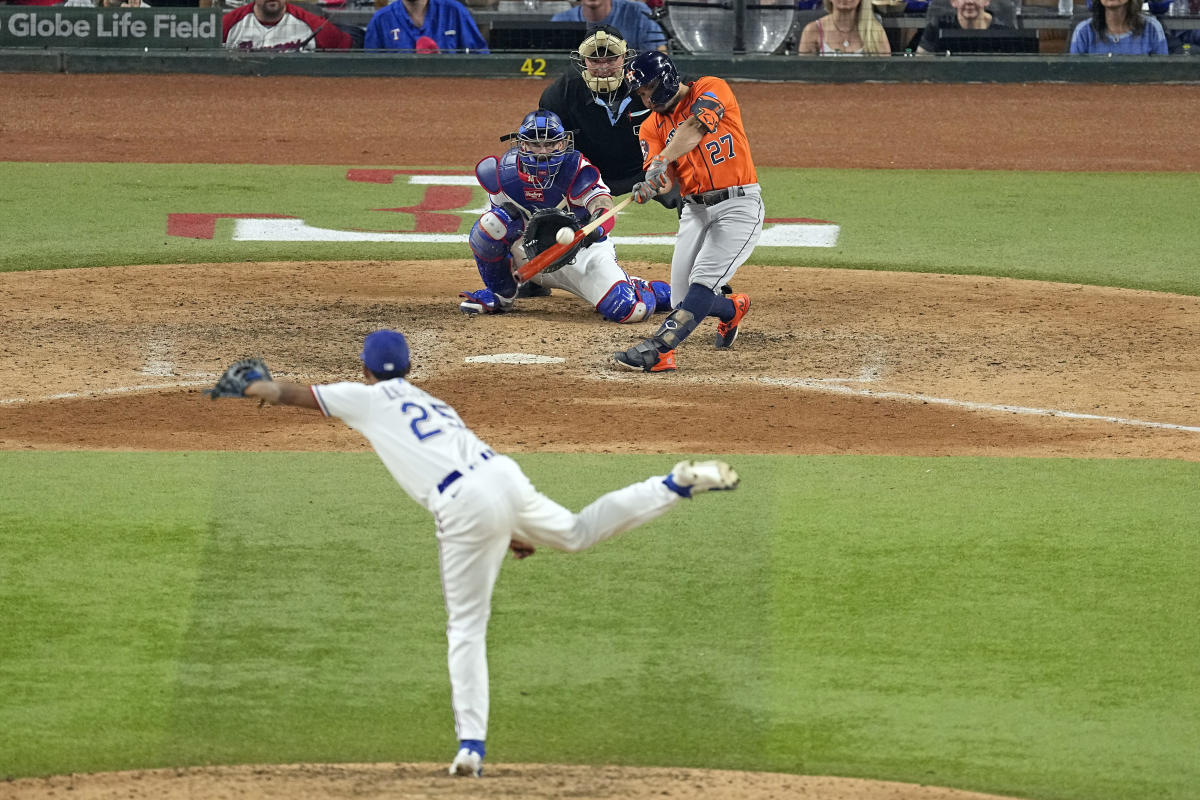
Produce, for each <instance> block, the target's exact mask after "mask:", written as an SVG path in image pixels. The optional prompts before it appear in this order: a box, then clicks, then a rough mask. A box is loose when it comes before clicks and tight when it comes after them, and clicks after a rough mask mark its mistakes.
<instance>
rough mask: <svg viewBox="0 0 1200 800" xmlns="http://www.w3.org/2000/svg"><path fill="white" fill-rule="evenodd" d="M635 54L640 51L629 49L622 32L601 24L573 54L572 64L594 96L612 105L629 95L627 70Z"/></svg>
mask: <svg viewBox="0 0 1200 800" xmlns="http://www.w3.org/2000/svg"><path fill="white" fill-rule="evenodd" d="M636 55H637V51H636V50H632V49H630V48H629V46H628V45H627V44H626V43H625V40H624V39H622V38H621V32H620V31H618V30H617V29H616V28H614V27H612V26H611V25H600V26H598V27H596V28H595V29H594V30H593V31H591V32H590V33H589V34H588V35H587V38H585V39H584V40H583V41H582V42H581V43H580V44H579V49H578V50H575V51H574V52H572V53H571V63H573V64H574V65H575V67H576V69H578V70H579V74H580V75H582V76H583V82H584V85H586V86H587V88H588V90H589V91H590V92H591V93H592V97H595V98H596V99H597V100H599V101H600V102H601V103H604V104H605V105H607V106H609V107H610V108H611V107H613V106H615V105H616V104H618V103H620V102H621V101H622V100H624V99H625V98H626V97H627V96H628V95H629V86H628V84H626V83H625V70H626V69H627V68H628V67H629V62H630V61H632V60H633V58H634V56H636Z"/></svg>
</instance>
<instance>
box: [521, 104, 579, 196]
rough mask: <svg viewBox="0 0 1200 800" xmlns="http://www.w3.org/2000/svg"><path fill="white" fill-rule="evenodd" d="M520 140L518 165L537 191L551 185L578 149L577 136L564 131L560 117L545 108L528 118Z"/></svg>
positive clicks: (523, 123) (534, 112)
mask: <svg viewBox="0 0 1200 800" xmlns="http://www.w3.org/2000/svg"><path fill="white" fill-rule="evenodd" d="M516 138H517V163H518V164H520V167H521V172H523V173H524V174H525V176H526V177H527V178H529V182H530V183H531V184H532V185H533V186H534V188H537V189H544V188H546V187H547V186H549V185H550V183H551V182H552V181H553V180H554V176H555V175H557V174H558V170H559V169H560V168H561V167H562V165H563V162H564V161H565V160H566V159H567V154H568V153H570V152H571V151H572V150H574V149H575V137H574V134H572V133H571V132H570V131H568V130H567V129H566V128H564V127H563V124H562V120H561V119H559V118H558V114H555V113H554V112H553V111H546V110H545V109H543V108H539V109H538V110H537V111H530V112H529V113H528V114H526V115H525V119H523V120H521V127H520V128H518V129H517V136H516Z"/></svg>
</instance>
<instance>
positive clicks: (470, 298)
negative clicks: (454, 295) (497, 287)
mask: <svg viewBox="0 0 1200 800" xmlns="http://www.w3.org/2000/svg"><path fill="white" fill-rule="evenodd" d="M458 296H459V297H461V298H463V300H462V302H461V303H459V304H458V310H459V311H461V312H463V313H464V314H503V313H504V312H505V311H507V310H508V309H509V308H510V307H511V306H512V303H513V301H512V300H511V299H506V298H503V297H501V296H499V295H498V294H496V293H495V292H493V291H492V290H491V289H476V290H475V291H473V292H459V293H458Z"/></svg>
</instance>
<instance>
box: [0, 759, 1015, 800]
mask: <svg viewBox="0 0 1200 800" xmlns="http://www.w3.org/2000/svg"><path fill="white" fill-rule="evenodd" d="M3 794H4V796H5V797H6V798H11V800H47V798H62V797H70V798H72V800H110V799H111V800H115V799H116V798H122V800H130V798H132V799H133V800H141V799H142V798H145V800H207V798H243V799H244V800H260V798H261V799H263V800H267V799H270V800H274V799H275V798H278V800H317V798H320V800H327V799H328V798H356V799H361V800H374V798H379V799H380V800H384V798H387V800H395V799H396V798H438V799H439V800H459V798H479V797H490V798H497V797H499V798H521V799H522V800H526V799H528V800H549V798H571V799H572V800H602V799H603V800H651V798H653V800H663V798H687V799H688V800H792V798H811V800H1013V798H1001V797H999V796H998V795H991V794H979V793H977V792H963V791H959V790H956V789H946V788H942V787H937V786H918V785H916V784H911V783H893V782H890V781H867V780H858V779H854V778H827V777H808V776H803V775H781V774H777V773H772V772H731V771H726V770H705V769H677V768H670V767H649V768H634V767H591V766H563V765H555V764H488V765H486V767H485V772H484V777H483V778H482V779H479V780H476V779H473V778H452V777H450V776H448V775H447V774H446V766H445V765H444V764H290V765H265V766H264V765H259V766H255V765H247V766H236V767H189V768H179V769H154V770H137V771H130V772H103V773H97V774H94V775H56V776H53V777H50V778H22V779H20V780H16V781H11V782H9V783H8V784H6V785H5V786H4V791H3Z"/></svg>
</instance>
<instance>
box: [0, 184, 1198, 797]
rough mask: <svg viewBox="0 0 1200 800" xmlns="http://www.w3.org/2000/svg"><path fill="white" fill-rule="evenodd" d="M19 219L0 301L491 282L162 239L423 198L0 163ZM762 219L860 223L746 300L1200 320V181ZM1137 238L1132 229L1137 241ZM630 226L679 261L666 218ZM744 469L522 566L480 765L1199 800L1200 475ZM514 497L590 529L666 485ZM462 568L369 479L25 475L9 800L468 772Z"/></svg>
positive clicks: (86, 465)
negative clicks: (455, 570)
mask: <svg viewBox="0 0 1200 800" xmlns="http://www.w3.org/2000/svg"><path fill="white" fill-rule="evenodd" d="M256 170H262V171H263V172H264V174H265V173H268V172H269V173H270V175H271V176H272V180H271V181H267V182H258V181H252V180H251V179H250V177H247V174H248V173H252V172H253V171H256ZM0 181H2V182H3V183H4V185H5V187H6V189H8V191H6V192H5V193H3V194H2V195H0V220H2V221H0V230H2V231H3V234H4V237H3V238H4V240H5V249H4V252H3V254H0V270H8V271H11V270H20V269H51V268H57V267H71V266H103V265H112V264H130V263H175V262H195V261H241V260H256V259H271V260H279V259H290V258H308V259H323V258H337V259H357V258H425V257H454V258H463V257H464V254H463V250H462V247H461V246H455V245H410V244H405V245H398V244H394V243H393V244H377V243H376V244H337V245H300V244H297V245H290V244H284V245H279V244H274V243H238V242H233V241H231V240H230V239H229V236H228V233H227V231H226V230H225V229H223V228H222V227H220V225H219V226H218V235H217V236H214V238H213V239H211V240H197V239H183V238H179V237H168V236H166V235H165V220H164V216H165V213H168V212H170V211H177V212H179V213H183V212H187V213H277V214H287V215H292V216H298V217H303V218H304V219H305V220H306V221H308V222H310V223H312V224H315V225H320V226H323V227H333V228H342V229H351V228H357V229H367V230H372V229H375V230H390V229H402V228H404V227H405V225H408V224H409V222H406V221H405V220H406V219H408V218H406V217H405V216H404V215H400V216H399V217H398V216H397V215H396V214H395V213H392V212H380V211H373V210H372V209H381V208H394V207H401V206H406V205H412V204H414V203H416V202H417V201H418V200H419V197H420V195H419V190H418V189H417V188H416V187H409V186H407V185H401V184H399V183H397V184H395V185H390V186H388V185H377V184H354V183H350V182H347V181H346V180H345V169H344V168H333V167H291V168H283V167H237V168H236V170H235V169H234V168H232V167H219V166H149V165H107V164H105V165H86V164H73V165H60V164H55V165H45V164H11V163H8V164H5V163H0ZM763 183H764V185H765V187H766V191H767V192H769V193H770V195H769V197H770V198H771V199H769V203H770V205H769V210H768V216H778V217H812V218H820V219H827V220H832V221H835V222H837V223H838V224H839V225H841V226H842V237H841V240H840V241H839V245H838V247H836V248H830V249H816V248H813V249H804V250H800V249H785V248H781V249H762V250H760V251H759V252H757V253H756V254H755V259H754V261H753V262H752V263H761V264H797V265H801V266H823V267H846V268H873V269H897V270H915V271H929V272H960V273H972V274H986V275H1010V276H1014V277H1025V278H1039V279H1045V280H1061V281H1070V282H1080V283H1092V284H1101V285H1113V286H1123V287H1133V288H1141V289H1154V290H1166V291H1174V292H1180V293H1184V294H1191V295H1200V273H1198V272H1197V270H1196V269H1195V267H1194V254H1195V253H1196V252H1198V251H1200V247H1198V246H1197V245H1200V232H1198V231H1197V230H1196V228H1195V226H1191V227H1190V228H1188V227H1181V226H1179V225H1178V220H1177V219H1176V218H1175V217H1174V216H1173V215H1169V214H1160V213H1155V212H1154V211H1152V209H1156V208H1159V207H1160V206H1161V201H1162V198H1164V197H1170V198H1172V201H1171V202H1172V205H1176V201H1181V202H1182V200H1183V199H1184V198H1191V199H1192V200H1193V201H1194V204H1196V205H1200V182H1198V181H1196V176H1195V175H1169V174H1167V175H1157V174H1156V175H1136V174H1134V175H1085V174H1070V175H1063V174H1049V173H1047V174H1033V173H980V172H972V173H968V172H922V173H915V172H866V171H863V172H852V171H851V172H846V171H824V170H764V174H763ZM478 199H479V201H480V202H482V195H481V194H480V197H479V198H478ZM1118 204H1119V205H1120V207H1123V208H1134V209H1138V212H1137V214H1136V216H1134V217H1131V218H1130V219H1129V220H1128V222H1127V224H1125V225H1116V226H1114V225H1113V224H1112V222H1111V219H1112V215H1111V209H1112V208H1114V207H1116V206H1117V205H1118ZM164 209H166V211H164ZM1101 218H1103V219H1104V220H1105V221H1103V222H1101V221H1098V220H1100V219H1101ZM463 219H464V220H469V219H470V215H463ZM914 223H919V224H914ZM221 224H224V223H221ZM621 225H622V227H623V228H624V229H625V230H626V231H628V232H654V231H664V230H666V231H669V230H673V227H674V221H673V217H672V216H671V215H669V214H668V213H667V212H665V211H663V210H661V209H659V208H658V207H657V206H654V207H651V208H646V209H641V210H639V211H637V212H635V213H633V214H630V215H628V216H627V217H624V218H623V219H622V223H621ZM626 226H628V227H626ZM468 227H469V222H466V221H464V223H463V226H462V227H461V229H460V232H462V233H465V232H466V230H467V228H468ZM1101 238H1103V246H1101V244H1100V242H1099V241H1098V240H1099V239H1101ZM931 243H936V246H930V245H931ZM630 254H631V255H630V257H632V258H646V259H663V258H666V255H667V253H666V250H665V249H664V248H661V247H640V248H639V247H631V248H630ZM0 285H2V276H0ZM3 413H4V406H0V414H3ZM721 455H722V457H724V458H727V459H728V460H730V461H731V462H733V463H734V465H735V466H736V467H737V468H738V469H739V471H740V472H741V473H742V476H743V485H742V487H741V488H740V489H739V490H738V491H737V492H734V493H730V494H721V495H717V496H704V497H700V498H697V499H696V500H695V501H694V502H691V503H686V504H682V505H681V506H680V507H679V508H678V509H677V510H676V511H674V512H672V513H671V514H669V515H667V516H665V517H663V518H661V519H660V520H657V521H655V522H654V523H652V524H650V525H649V526H647V527H646V528H644V529H641V530H638V531H634V532H632V533H630V534H627V535H625V536H624V537H622V538H620V539H618V540H616V541H613V542H608V543H604V544H602V545H600V546H599V547H597V548H595V549H594V550H590V551H588V552H585V553H581V554H577V555H563V554H558V553H553V552H542V553H539V554H538V555H537V556H535V557H534V558H533V559H530V560H528V561H525V562H521V563H516V562H509V563H507V564H506V566H505V568H504V572H503V574H502V576H501V580H500V582H499V585H498V587H497V594H496V598H495V603H494V614H493V617H492V625H491V629H490V636H489V644H490V659H491V668H492V693H493V703H492V712H493V718H492V726H491V732H490V736H489V758H494V759H495V760H497V761H500V762H520V761H544V762H573V763H614V764H630V765H679V766H698V767H701V766H702V767H717V768H730V769H749V770H774V771H784V772H793V773H804V774H829V775H845V776H854V777H866V778H880V779H888V780H899V781H909V782H917V783H926V784H935V785H945V786H954V787H958V788H964V789H974V790H977V791H987V792H995V793H999V794H1009V795H1015V796H1021V797H1027V798H1031V799H1036V800H1068V799H1069V800H1096V799H1097V798H1121V800H1142V799H1144V800H1150V798H1155V799H1158V798H1170V799H1171V800H1185V799H1186V798H1194V797H1196V792H1197V790H1196V787H1197V786H1200V763H1198V759H1197V758H1196V753H1197V752H1200V702H1198V701H1200V672H1198V671H1197V669H1196V664H1197V663H1200V629H1198V628H1197V626H1196V624H1195V621H1196V619H1197V618H1198V617H1200V581H1198V580H1197V577H1196V575H1197V572H1196V568H1197V565H1198V564H1200V540H1198V539H1197V537H1196V530H1197V525H1196V518H1197V509H1198V508H1200V464H1198V463H1194V462H1174V461H1152V460H1126V461H1122V460H1077V459H1043V460H1035V459H1004V458H988V459H983V458H971V459H968V458H956V459H948V458H880V457H785V456H744V455H739V454H736V453H731V454H721ZM518 460H519V461H520V463H521V464H522V466H523V467H525V469H526V470H527V472H528V473H529V474H530V476H531V477H532V478H533V479H534V481H535V482H536V483H537V484H538V485H539V488H542V489H543V490H544V491H546V492H547V493H549V494H550V495H551V496H553V497H555V498H556V499H558V500H560V502H563V503H564V504H566V505H568V506H569V507H572V508H580V507H582V506H583V505H584V504H585V503H586V502H588V501H589V500H590V499H592V498H593V497H594V496H595V495H596V494H598V493H600V492H602V491H605V490H608V489H611V488H616V487H618V486H621V485H624V484H626V483H628V482H630V481H632V480H635V479H638V478H641V477H644V476H645V475H648V474H654V473H661V472H665V471H666V470H667V469H669V468H670V466H671V465H672V464H673V463H674V461H675V458H674V457H673V456H669V455H664V456H661V457H644V456H612V455H606V456H596V455H565V454H547V455H518ZM432 530H433V526H432V523H431V521H430V519H429V517H428V515H427V514H426V512H424V511H423V510H421V509H420V508H418V507H417V506H416V505H415V504H413V503H411V502H410V501H408V500H407V498H406V497H405V496H404V495H403V493H402V492H401V491H400V489H399V488H398V487H396V486H395V484H394V483H393V482H392V480H391V478H390V477H389V476H388V475H387V473H386V472H385V470H384V469H383V467H382V465H381V464H380V463H379V461H378V459H377V458H375V457H374V456H373V455H370V454H348V453H329V454H301V453H286V454H285V453H259V454H247V453H212V452H183V453H95V452H90V453H89V452H83V453H78V452H12V451H8V452H5V451H0V777H3V776H25V775H41V774H51V773H63V772H87V771H95V770H110V769H122V768H133V767H148V766H165V765H185V764H210V763H257V762H280V763H287V762H299V761H320V762H327V761H346V762H374V761H397V760H404V761H423V760H430V761H439V762H440V761H443V760H446V759H447V758H448V757H449V755H450V754H451V752H452V749H453V746H454V741H453V739H452V735H453V734H452V721H451V717H450V711H449V702H448V701H449V688H448V683H447V680H446V667H445V638H444V610H443V606H442V599H441V594H440V584H439V581H438V577H437V556H436V546H435V542H434V538H433V535H432ZM0 794H2V791H0Z"/></svg>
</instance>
